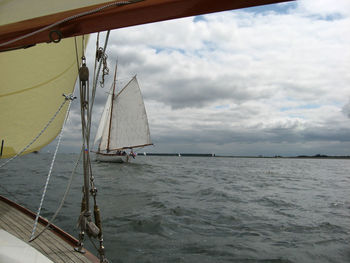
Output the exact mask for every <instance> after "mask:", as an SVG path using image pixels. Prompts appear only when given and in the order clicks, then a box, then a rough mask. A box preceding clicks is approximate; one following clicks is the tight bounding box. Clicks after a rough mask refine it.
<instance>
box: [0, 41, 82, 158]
mask: <svg viewBox="0 0 350 263" xmlns="http://www.w3.org/2000/svg"><path fill="white" fill-rule="evenodd" d="M77 42H78V49H79V51H78V52H79V54H81V53H82V45H81V40H80V39H78V40H77ZM75 53H76V49H75V41H74V38H68V39H64V40H62V41H61V42H60V43H57V44H55V45H48V44H40V45H37V46H35V47H31V48H28V49H19V50H13V51H8V52H1V53H0V72H1V87H0V113H1V114H0V123H1V125H0V126H1V132H0V144H2V154H0V155H2V157H3V158H9V157H12V156H14V155H16V154H19V153H22V154H25V153H30V152H33V151H37V150H39V149H41V148H42V147H43V146H45V145H47V144H49V143H50V142H51V141H52V140H53V139H55V137H56V136H57V135H58V133H59V131H60V129H61V127H62V124H63V121H64V117H65V114H66V111H67V106H68V103H66V104H65V105H64V106H63V108H62V109H61V111H59V112H58V114H57V116H56V118H55V119H53V120H52V122H51V124H50V125H49V126H48V127H47V129H46V130H45V132H43V133H42V134H41V136H40V137H39V138H38V139H37V140H36V141H35V142H34V143H32V144H31V145H30V146H28V145H29V144H30V143H31V142H32V141H33V139H34V138H35V137H36V136H38V134H39V133H40V131H41V130H42V129H44V127H45V126H46V125H47V124H48V123H49V121H50V119H51V118H53V116H54V114H55V113H56V111H58V109H59V108H60V105H61V104H62V103H63V102H64V101H65V98H64V97H63V96H62V95H63V94H67V95H68V94H71V93H72V92H73V89H74V85H75V82H76V79H77V75H78V67H77V59H76V55H75ZM26 147H27V148H26ZM24 149H25V150H24ZM23 150H24V151H23ZM22 151H23V152H22Z"/></svg>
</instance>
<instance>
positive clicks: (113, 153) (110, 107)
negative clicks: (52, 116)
mask: <svg viewBox="0 0 350 263" xmlns="http://www.w3.org/2000/svg"><path fill="white" fill-rule="evenodd" d="M116 75H117V66H116V68H115V72H114V81H113V85H112V87H111V92H110V93H109V95H108V98H107V101H106V104H105V107H104V110H103V113H102V116H101V119H100V124H99V127H98V130H97V133H96V137H95V145H96V144H97V142H98V141H99V145H98V149H97V151H96V152H95V153H96V160H97V161H100V162H117V163H122V162H128V161H129V160H130V158H135V156H136V154H135V153H134V152H133V149H134V148H138V147H144V146H147V145H152V142H151V138H150V131H149V125H148V120H147V113H146V109H145V105H144V102H143V98H142V94H141V90H140V87H139V84H138V82H137V79H136V76H134V77H133V78H132V79H131V80H130V81H129V83H128V84H126V85H125V87H124V88H123V89H122V90H121V91H120V92H119V93H118V94H115V90H116ZM128 149H129V150H130V152H126V150H128Z"/></svg>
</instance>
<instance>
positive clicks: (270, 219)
mask: <svg viewBox="0 0 350 263" xmlns="http://www.w3.org/2000/svg"><path fill="white" fill-rule="evenodd" d="M51 158H52V155H50V154H44V153H39V154H29V155H26V156H23V157H20V158H18V159H16V160H15V161H13V162H11V163H10V164H8V165H7V166H6V167H4V168H2V169H0V175H1V187H0V192H1V194H3V195H5V196H7V197H8V198H10V199H12V200H15V201H18V202H19V203H20V204H22V205H24V206H25V207H27V208H29V209H31V210H32V211H35V212H36V210H37V209H38V206H39V203H40V198H41V194H42V191H43V187H44V184H45V181H46V176H47V173H48V171H49V166H50V162H51ZM77 158H78V155H77V154H59V155H58V157H57V160H56V163H55V165H54V168H53V173H52V178H51V180H50V183H49V186H48V190H47V194H46V197H45V200H44V204H43V209H42V215H43V216H45V217H47V218H50V217H51V216H52V215H53V213H54V212H55V211H56V209H57V207H58V205H59V202H60V199H61V198H62V196H63V194H64V191H65V188H66V185H67V183H68V180H69V178H70V176H71V172H72V169H73V166H74V164H75V162H76V160H77ZM92 165H93V166H92V170H93V174H94V183H95V186H96V187H97V189H98V192H97V201H98V205H99V207H100V210H101V213H102V220H103V234H104V241H105V247H106V256H107V257H108V259H109V260H110V262H140V263H142V262H200V263H202V262H296V263H300V262H318V263H322V262H350V174H349V171H350V160H346V159H292V158H291V159H287V158H219V157H177V156H176V157H175V156H173V157H159V156H137V157H136V159H135V160H133V162H132V163H128V164H113V163H96V162H93V163H92ZM82 182H83V177H82V172H81V166H79V167H78V170H77V173H76V175H75V176H74V179H73V184H72V187H71V189H70V192H69V195H68V197H67V200H66V202H65V205H64V207H63V208H62V210H61V212H60V214H59V216H58V217H57V219H56V220H55V222H54V223H55V224H56V225H58V226H59V227H61V228H63V229H64V230H65V231H67V232H69V233H70V234H72V235H73V236H76V237H77V236H78V232H79V230H78V229H77V219H78V217H79V213H80V203H81V197H82ZM85 243H86V244H87V246H88V248H89V249H90V250H91V251H92V252H94V248H93V246H92V245H91V244H89V243H90V241H89V240H88V239H87V240H85Z"/></svg>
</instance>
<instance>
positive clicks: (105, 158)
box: [96, 153, 132, 163]
mask: <svg viewBox="0 0 350 263" xmlns="http://www.w3.org/2000/svg"><path fill="white" fill-rule="evenodd" d="M130 159H132V157H131V156H129V155H117V154H99V153H96V161H98V162H107V163H127V162H130Z"/></svg>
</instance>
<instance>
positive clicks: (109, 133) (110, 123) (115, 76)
mask: <svg viewBox="0 0 350 263" xmlns="http://www.w3.org/2000/svg"><path fill="white" fill-rule="evenodd" d="M117 67H118V60H117V61H116V63H115V70H114V80H113V93H112V101H111V114H110V115H109V127H108V139H107V152H109V140H110V137H111V127H112V114H113V101H114V96H115V86H116V85H115V84H116V78H117Z"/></svg>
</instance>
